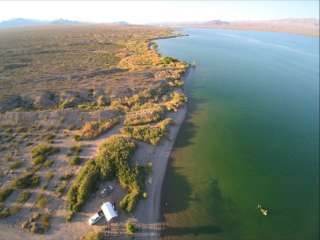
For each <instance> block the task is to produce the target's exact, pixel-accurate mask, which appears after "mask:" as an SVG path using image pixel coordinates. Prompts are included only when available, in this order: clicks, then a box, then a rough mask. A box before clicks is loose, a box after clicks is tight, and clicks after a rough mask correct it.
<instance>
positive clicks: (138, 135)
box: [121, 118, 172, 145]
mask: <svg viewBox="0 0 320 240" xmlns="http://www.w3.org/2000/svg"><path fill="white" fill-rule="evenodd" d="M170 124H172V119H170V118H166V119H164V120H162V121H161V122H159V123H157V124H155V125H150V124H146V125H142V126H126V127H124V128H122V129H121V133H123V134H125V135H128V136H130V137H132V138H134V139H136V140H140V141H144V142H148V143H151V144H152V145H157V144H158V143H159V141H160V140H161V138H162V137H163V136H164V135H165V133H166V131H167V128H168V126H169V125H170Z"/></svg>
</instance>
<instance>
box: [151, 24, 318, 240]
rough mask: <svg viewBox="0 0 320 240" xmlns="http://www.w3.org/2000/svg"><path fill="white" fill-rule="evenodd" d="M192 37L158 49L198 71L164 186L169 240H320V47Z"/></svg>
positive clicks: (210, 34)
mask: <svg viewBox="0 0 320 240" xmlns="http://www.w3.org/2000/svg"><path fill="white" fill-rule="evenodd" d="M185 32H186V33H188V34H189V36H187V37H181V38H174V39H165V40H159V41H157V42H158V45H159V51H160V52H161V53H162V54H164V55H169V56H173V57H176V58H178V59H181V60H185V61H188V62H192V61H195V62H196V64H197V67H196V69H195V70H194V71H193V72H192V73H191V75H190V77H189V78H188V79H187V82H186V92H187V95H188V97H189V103H188V104H189V113H188V116H187V119H186V121H185V123H184V125H183V126H182V129H181V131H180V133H179V136H178V139H177V142H176V144H175V149H174V151H173V153H172V159H171V166H170V167H169V169H168V172H167V176H166V180H165V184H164V196H163V206H164V209H163V210H164V212H165V219H166V221H167V222H168V224H169V228H168V229H167V230H166V231H164V233H163V239H179V240H181V239H186V240H187V239H205V240H207V239H208V240H209V239H210V240H215V239H226V240H229V239H236V240H240V239H245V240H251V239H252V240H253V239H254V240H270V239H276V240H295V239H297V240H298V239H299V240H301V239H308V240H309V239H310V240H311V239H312V240H313V239H318V236H319V216H318V214H319V162H318V160H319V150H318V145H319V126H318V122H319V102H318V99H319V39H318V38H312V37H304V36H296V35H290V34H285V33H263V32H246V31H232V30H205V29H185ZM258 204H261V205H262V206H263V207H265V208H268V209H269V215H268V216H263V215H262V214H261V213H260V212H259V210H258V209H257V205H258Z"/></svg>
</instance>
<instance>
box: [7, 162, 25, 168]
mask: <svg viewBox="0 0 320 240" xmlns="http://www.w3.org/2000/svg"><path fill="white" fill-rule="evenodd" d="M21 166H22V162H21V161H15V162H13V163H11V164H10V165H9V168H10V169H12V170H13V169H18V168H20V167H21Z"/></svg>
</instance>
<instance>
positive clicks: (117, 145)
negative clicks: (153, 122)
mask: <svg viewBox="0 0 320 240" xmlns="http://www.w3.org/2000/svg"><path fill="white" fill-rule="evenodd" d="M134 149H135V144H134V142H133V141H132V140H131V139H129V138H127V137H124V136H120V135H114V136H111V137H109V138H107V139H106V140H105V142H103V143H102V144H101V145H100V147H99V151H98V155H97V157H96V158H95V159H93V160H89V161H87V162H86V163H85V165H84V166H83V167H82V168H81V170H80V172H79V174H78V175H77V177H76V179H75V180H74V181H73V183H72V185H71V187H70V188H69V191H68V193H67V201H68V205H69V210H70V211H72V212H78V211H79V210H80V209H81V207H82V206H83V204H84V202H85V201H86V199H87V198H88V196H89V195H90V194H91V193H92V191H94V190H95V189H96V187H97V183H98V181H99V179H102V180H107V179H113V178H114V177H115V176H117V173H118V172H121V171H122V170H120V169H121V168H122V166H125V167H124V168H125V169H129V167H128V159H129V157H130V156H131V154H132V152H133V150H134Z"/></svg>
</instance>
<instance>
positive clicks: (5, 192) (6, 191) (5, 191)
mask: <svg viewBox="0 0 320 240" xmlns="http://www.w3.org/2000/svg"><path fill="white" fill-rule="evenodd" d="M12 192H13V188H12V187H11V186H6V187H1V188H0V202H4V201H5V200H6V199H7V198H8V197H9V196H10V194H11V193H12Z"/></svg>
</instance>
